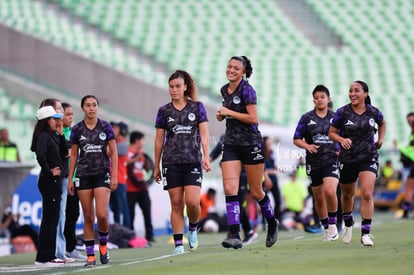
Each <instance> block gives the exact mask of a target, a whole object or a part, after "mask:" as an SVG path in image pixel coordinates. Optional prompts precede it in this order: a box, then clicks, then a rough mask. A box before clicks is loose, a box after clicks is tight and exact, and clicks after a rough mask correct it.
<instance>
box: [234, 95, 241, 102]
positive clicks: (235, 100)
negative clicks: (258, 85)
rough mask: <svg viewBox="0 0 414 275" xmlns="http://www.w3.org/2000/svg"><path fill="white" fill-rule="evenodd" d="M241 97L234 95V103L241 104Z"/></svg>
mask: <svg viewBox="0 0 414 275" xmlns="http://www.w3.org/2000/svg"><path fill="white" fill-rule="evenodd" d="M240 101H241V100H240V97H238V96H237V95H236V96H235V97H233V103H234V104H240Z"/></svg>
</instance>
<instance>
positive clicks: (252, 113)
mask: <svg viewBox="0 0 414 275" xmlns="http://www.w3.org/2000/svg"><path fill="white" fill-rule="evenodd" d="M252 73H253V68H252V65H251V63H250V60H249V59H248V58H247V57H246V56H233V57H231V58H230V60H229V61H228V63H227V68H226V76H227V79H228V81H229V82H228V83H227V84H225V85H224V86H223V87H222V88H221V90H220V92H221V95H222V97H223V106H221V107H220V108H219V110H218V111H217V113H216V119H217V120H218V121H223V120H224V119H226V132H225V135H224V142H223V143H224V145H223V154H222V162H221V167H222V177H223V185H224V193H225V195H226V210H227V222H228V225H229V229H230V234H229V236H228V238H226V239H225V240H224V241H223V242H222V245H223V247H225V248H234V249H239V248H242V246H243V243H242V241H241V238H240V203H239V199H238V190H239V185H240V180H239V179H240V173H241V171H242V167H243V166H244V168H245V170H246V174H247V178H248V181H249V187H250V193H251V194H252V196H253V197H254V198H255V199H256V201H257V202H258V203H259V205H260V208H261V210H262V214H263V216H264V217H265V218H266V221H267V223H268V231H267V236H266V247H271V246H273V245H274V244H275V243H276V241H277V236H278V221H277V219H276V218H275V213H274V211H273V207H272V205H271V202H270V200H269V197H268V196H267V195H266V194H265V193H264V192H263V189H262V179H263V175H264V157H263V156H264V151H263V139H262V134H261V132H260V131H259V128H258V115H257V98H256V91H255V90H254V88H253V87H252V86H251V85H250V83H249V82H248V81H247V78H249V77H250V76H251V74H252ZM244 77H246V79H244Z"/></svg>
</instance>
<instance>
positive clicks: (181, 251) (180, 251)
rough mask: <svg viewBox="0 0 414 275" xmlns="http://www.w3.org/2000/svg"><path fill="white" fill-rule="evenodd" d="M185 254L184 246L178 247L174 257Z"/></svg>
mask: <svg viewBox="0 0 414 275" xmlns="http://www.w3.org/2000/svg"><path fill="white" fill-rule="evenodd" d="M183 253H184V246H182V245H179V246H176V247H175V249H174V251H173V254H174V255H178V254H183Z"/></svg>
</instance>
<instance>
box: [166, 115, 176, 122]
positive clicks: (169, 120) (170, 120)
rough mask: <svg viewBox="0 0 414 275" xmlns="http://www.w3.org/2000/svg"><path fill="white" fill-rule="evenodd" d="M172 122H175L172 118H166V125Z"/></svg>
mask: <svg viewBox="0 0 414 275" xmlns="http://www.w3.org/2000/svg"><path fill="white" fill-rule="evenodd" d="M172 121H175V119H173V118H172V117H170V116H169V117H168V118H167V123H168V122H172Z"/></svg>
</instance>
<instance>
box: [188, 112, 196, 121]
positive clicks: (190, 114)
mask: <svg viewBox="0 0 414 275" xmlns="http://www.w3.org/2000/svg"><path fill="white" fill-rule="evenodd" d="M195 118H196V117H195V114H194V113H189V114H188V119H189V120H190V121H194V120H195Z"/></svg>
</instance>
